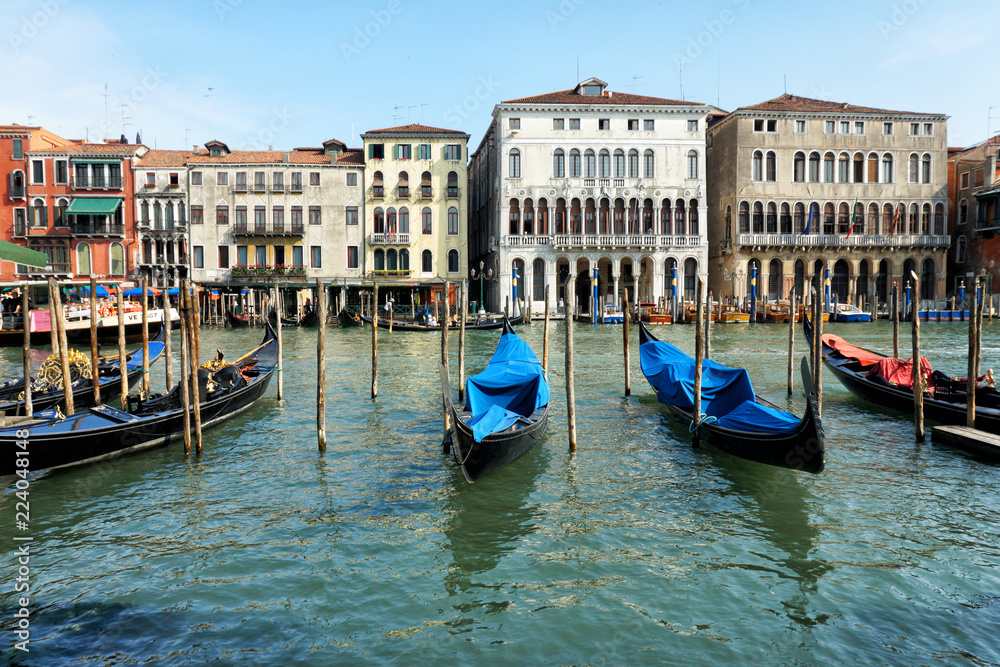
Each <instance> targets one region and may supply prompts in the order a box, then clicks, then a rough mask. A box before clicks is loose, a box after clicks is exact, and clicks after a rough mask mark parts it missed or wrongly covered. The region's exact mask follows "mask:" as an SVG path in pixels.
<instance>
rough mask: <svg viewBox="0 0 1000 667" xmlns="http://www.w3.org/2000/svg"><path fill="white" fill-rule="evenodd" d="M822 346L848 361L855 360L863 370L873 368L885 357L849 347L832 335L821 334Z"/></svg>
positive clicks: (849, 345) (856, 347)
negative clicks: (830, 348)
mask: <svg viewBox="0 0 1000 667" xmlns="http://www.w3.org/2000/svg"><path fill="white" fill-rule="evenodd" d="M823 344H824V345H826V346H827V347H832V348H833V349H834V350H836V351H837V352H839V353H840V354H842V355H843V356H845V357H847V358H848V359H855V360H856V361H857V362H858V363H859V364H861V366H862V367H863V368H867V367H868V366H874V365H876V364H877V363H879V362H880V361H882V360H883V359H886V357H885V356H883V355H881V354H878V353H877V352H872V351H871V350H866V349H864V348H861V347H858V346H857V345H851V344H850V343H848V342H847V341H846V340H844V339H843V338H841V337H840V336H834V335H833V334H823Z"/></svg>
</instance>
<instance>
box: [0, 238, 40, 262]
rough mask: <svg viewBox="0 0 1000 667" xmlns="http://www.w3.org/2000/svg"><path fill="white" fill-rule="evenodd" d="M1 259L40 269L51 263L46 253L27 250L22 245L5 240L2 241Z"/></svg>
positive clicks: (0, 242) (0, 246) (0, 241)
mask: <svg viewBox="0 0 1000 667" xmlns="http://www.w3.org/2000/svg"><path fill="white" fill-rule="evenodd" d="M0 259H5V260H7V261H8V262H14V263H16V264H25V265H27V266H34V267H37V268H39V269H44V268H45V266H46V265H47V264H48V263H49V258H48V257H46V256H45V253H44V252H38V251H37V250H31V249H30V248H25V247H24V246H22V245H17V244H16V243H11V242H10V241H4V240H0Z"/></svg>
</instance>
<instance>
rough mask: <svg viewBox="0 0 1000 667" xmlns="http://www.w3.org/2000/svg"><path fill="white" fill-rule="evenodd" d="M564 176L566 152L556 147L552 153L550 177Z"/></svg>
mask: <svg viewBox="0 0 1000 667" xmlns="http://www.w3.org/2000/svg"><path fill="white" fill-rule="evenodd" d="M565 177H566V154H565V153H564V152H563V149H561V148H557V149H556V150H555V152H554V153H553V154H552V178H565Z"/></svg>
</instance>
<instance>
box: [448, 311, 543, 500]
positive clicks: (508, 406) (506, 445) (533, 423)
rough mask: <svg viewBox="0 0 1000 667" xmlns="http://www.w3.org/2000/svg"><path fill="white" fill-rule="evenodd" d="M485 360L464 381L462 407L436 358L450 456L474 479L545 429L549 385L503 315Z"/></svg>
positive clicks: (514, 454) (513, 455) (531, 443)
mask: <svg viewBox="0 0 1000 667" xmlns="http://www.w3.org/2000/svg"><path fill="white" fill-rule="evenodd" d="M503 327H504V329H503V334H502V335H501V336H500V342H499V343H498V345H497V349H496V352H494V353H493V357H492V358H491V359H490V362H489V364H488V365H487V367H486V368H485V369H484V370H483V372H482V373H480V374H479V375H475V376H472V377H470V378H469V379H468V380H467V381H466V392H465V395H466V403H465V407H464V408H463V409H462V410H459V409H458V408H456V407H455V405H454V403H453V402H452V398H451V383H450V380H449V377H448V368H447V366H445V365H444V364H441V390H442V392H443V394H444V404H445V410H447V412H448V414H449V416H450V419H451V434H450V438H451V443H452V444H454V453H455V461H457V462H458V464H459V466H460V467H461V468H462V472H463V473H464V474H465V479H466V480H468V481H469V482H475V481H476V480H477V479H479V478H480V477H482V476H483V475H486V474H489V473H491V472H494V471H495V470H498V469H499V468H502V467H503V466H505V465H507V464H508V463H510V462H511V461H513V460H515V459H516V458H518V457H519V456H522V455H523V454H524V453H526V452H527V451H528V450H530V449H531V448H532V447H534V446H535V445H536V444H537V443H538V441H539V440H541V438H542V436H543V435H544V434H545V427H546V425H547V424H548V416H549V385H548V382H547V381H546V379H545V373H544V371H543V370H542V366H541V364H540V363H538V358H537V357H536V356H535V355H534V353H533V352H532V351H531V348H529V347H528V345H527V343H525V342H524V341H522V340H521V339H520V338H518V336H517V334H515V333H514V329H513V327H512V326H511V324H510V322H509V321H506V320H505V321H504V322H503Z"/></svg>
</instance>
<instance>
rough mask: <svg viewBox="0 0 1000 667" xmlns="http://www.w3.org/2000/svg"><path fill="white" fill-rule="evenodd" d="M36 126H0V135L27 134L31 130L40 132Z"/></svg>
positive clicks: (15, 124)
mask: <svg viewBox="0 0 1000 667" xmlns="http://www.w3.org/2000/svg"><path fill="white" fill-rule="evenodd" d="M40 129H42V128H41V127H38V126H36V125H18V124H17V123H14V124H12V125H0V134H29V133H30V132H31V131H32V130H40Z"/></svg>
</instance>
